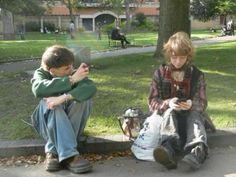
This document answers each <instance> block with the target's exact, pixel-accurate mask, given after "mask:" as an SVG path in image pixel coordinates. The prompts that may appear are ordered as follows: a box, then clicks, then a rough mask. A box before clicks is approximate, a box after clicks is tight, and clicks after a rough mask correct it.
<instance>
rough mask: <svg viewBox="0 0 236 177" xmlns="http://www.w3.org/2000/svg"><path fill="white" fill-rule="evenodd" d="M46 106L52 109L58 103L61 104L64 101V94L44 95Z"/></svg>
mask: <svg viewBox="0 0 236 177" xmlns="http://www.w3.org/2000/svg"><path fill="white" fill-rule="evenodd" d="M43 99H44V100H45V101H46V103H47V106H48V109H51V110H52V109H54V108H55V107H57V106H58V105H60V104H62V103H63V102H64V101H65V99H66V98H65V96H64V95H60V96H55V97H53V96H52V97H46V98H43Z"/></svg>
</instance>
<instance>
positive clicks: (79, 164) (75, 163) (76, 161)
mask: <svg viewBox="0 0 236 177" xmlns="http://www.w3.org/2000/svg"><path fill="white" fill-rule="evenodd" d="M65 166H66V168H68V169H69V170H70V171H71V172H72V173H86V172H89V171H91V170H92V165H91V164H90V162H89V161H88V160H86V159H84V158H83V157H82V156H80V155H76V156H73V157H70V158H69V159H66V160H65Z"/></svg>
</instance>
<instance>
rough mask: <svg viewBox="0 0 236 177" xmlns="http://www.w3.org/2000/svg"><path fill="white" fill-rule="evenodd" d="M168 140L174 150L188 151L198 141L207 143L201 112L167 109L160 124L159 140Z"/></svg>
mask: <svg viewBox="0 0 236 177" xmlns="http://www.w3.org/2000/svg"><path fill="white" fill-rule="evenodd" d="M166 142H169V143H170V144H172V147H173V148H174V149H175V150H181V149H182V148H183V150H184V151H185V152H188V151H189V150H191V149H192V148H193V147H194V146H196V145H197V144H199V143H203V144H204V145H205V147H208V145H207V135H206V130H205V127H204V121H203V118H202V116H201V113H199V112H197V111H192V110H191V111H188V112H182V113H181V112H176V111H174V110H172V109H170V108H169V109H167V110H166V111H165V113H164V114H163V122H162V125H161V142H160V144H162V145H163V144H165V143H166Z"/></svg>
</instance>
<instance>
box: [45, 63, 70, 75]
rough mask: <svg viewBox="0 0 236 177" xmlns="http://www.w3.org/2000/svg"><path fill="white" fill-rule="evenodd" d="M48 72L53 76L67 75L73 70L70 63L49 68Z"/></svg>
mask: <svg viewBox="0 0 236 177" xmlns="http://www.w3.org/2000/svg"><path fill="white" fill-rule="evenodd" d="M49 72H50V74H51V75H52V76H53V77H63V76H69V75H71V74H72V72H73V66H72V64H70V65H66V66H61V67H59V68H50V69H49Z"/></svg>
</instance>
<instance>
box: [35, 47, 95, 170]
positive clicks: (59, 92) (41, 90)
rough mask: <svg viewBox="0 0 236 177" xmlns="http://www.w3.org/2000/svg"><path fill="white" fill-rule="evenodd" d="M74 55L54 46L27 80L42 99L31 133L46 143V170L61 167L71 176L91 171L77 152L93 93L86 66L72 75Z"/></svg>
mask: <svg viewBox="0 0 236 177" xmlns="http://www.w3.org/2000/svg"><path fill="white" fill-rule="evenodd" d="M73 63H74V55H73V53H72V52H71V51H70V50H68V49H67V48H65V47H62V46H59V45H54V46H51V47H49V48H48V49H46V51H45V52H44V54H43V55H42V61H41V67H40V68H38V69H37V70H36V71H35V73H34V76H33V78H32V80H31V83H32V92H33V94H34V95H35V96H36V97H39V98H42V99H41V100H40V102H39V105H38V106H37V107H36V109H35V111H34V112H33V114H32V122H33V126H34V128H35V130H36V131H37V132H38V133H39V135H40V136H41V137H43V138H44V139H45V141H46V145H45V153H46V160H45V163H46V170H47V171H57V170H60V169H61V165H65V166H66V167H67V168H68V169H69V170H70V171H72V172H73V173H85V172H88V171H90V170H91V169H92V166H91V164H90V163H89V161H88V160H86V159H83V158H82V156H80V155H79V152H78V150H77V147H78V142H79V136H80V135H81V134H82V132H83V130H84V127H85V125H86V122H87V119H88V117H89V115H90V112H91V99H90V98H91V97H92V96H93V95H94V94H95V92H96V87H95V85H94V83H93V82H92V81H91V80H90V79H88V78H87V75H88V74H89V68H88V65H86V64H85V63H82V64H81V65H80V66H79V68H78V69H77V70H76V71H75V72H74V71H73V66H72V65H73Z"/></svg>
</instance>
